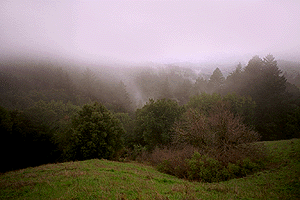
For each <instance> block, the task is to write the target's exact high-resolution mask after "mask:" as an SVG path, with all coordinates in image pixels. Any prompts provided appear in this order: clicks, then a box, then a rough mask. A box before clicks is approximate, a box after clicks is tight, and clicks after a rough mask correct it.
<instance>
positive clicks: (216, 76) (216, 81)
mask: <svg viewBox="0 0 300 200" xmlns="http://www.w3.org/2000/svg"><path fill="white" fill-rule="evenodd" d="M224 81H225V78H224V76H223V74H222V72H221V70H220V69H219V68H216V69H215V71H214V72H213V74H212V75H211V76H210V79H209V81H208V84H207V88H208V91H209V93H214V92H217V93H218V92H220V90H221V87H222V86H223V84H224Z"/></svg>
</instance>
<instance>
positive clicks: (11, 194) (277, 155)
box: [0, 139, 300, 199]
mask: <svg viewBox="0 0 300 200" xmlns="http://www.w3.org/2000/svg"><path fill="white" fill-rule="evenodd" d="M264 143H265V145H266V147H267V149H268V150H269V155H270V156H269V159H268V160H266V162H268V163H269V164H268V169H267V170H265V171H262V172H259V173H256V174H253V175H251V176H247V177H245V178H241V179H232V180H230V181H225V182H220V183H199V182H189V181H186V180H181V179H178V178H176V177H173V176H170V175H166V174H162V173H159V172H158V171H157V170H156V169H154V168H153V167H150V166H147V165H143V164H140V163H132V162H131V163H122V162H112V161H107V160H97V159H94V160H86V161H81V162H67V163H59V164H47V165H42V166H39V167H34V168H27V169H22V170H18V171H13V172H7V173H4V174H1V175H0V198H1V199H300V139H293V140H286V141H274V142H264Z"/></svg>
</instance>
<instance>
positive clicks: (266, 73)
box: [241, 55, 288, 140]
mask: <svg viewBox="0 0 300 200" xmlns="http://www.w3.org/2000/svg"><path fill="white" fill-rule="evenodd" d="M281 74H282V72H281V70H279V69H278V67H277V62H276V60H275V58H274V57H273V56H272V55H267V56H266V57H265V58H264V59H263V60H262V59H260V58H259V57H258V56H254V57H253V58H252V59H251V60H250V61H249V63H248V65H247V66H246V68H245V72H244V74H243V83H242V87H241V93H242V95H245V96H248V95H249V96H251V97H252V99H253V100H254V101H255V102H256V104H257V107H256V109H255V113H256V114H255V115H256V117H255V118H256V122H255V126H256V129H257V131H259V132H260V133H261V134H262V139H263V140H271V139H272V140H273V139H280V138H283V137H284V136H283V134H284V126H285V122H284V120H286V117H287V110H288V109H287V107H288V105H287V103H286V99H287V93H286V78H285V77H284V76H282V75H281Z"/></svg>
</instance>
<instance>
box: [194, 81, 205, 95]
mask: <svg viewBox="0 0 300 200" xmlns="http://www.w3.org/2000/svg"><path fill="white" fill-rule="evenodd" d="M206 92H207V81H206V80H205V79H204V78H202V77H201V78H200V77H198V78H197V79H196V82H195V83H194V85H193V87H192V90H191V94H192V96H194V95H200V94H201V93H206Z"/></svg>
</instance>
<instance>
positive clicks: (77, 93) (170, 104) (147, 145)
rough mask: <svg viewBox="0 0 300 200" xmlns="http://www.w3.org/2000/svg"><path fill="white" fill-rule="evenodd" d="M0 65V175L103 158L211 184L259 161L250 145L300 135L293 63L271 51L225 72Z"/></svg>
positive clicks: (257, 148)
mask: <svg viewBox="0 0 300 200" xmlns="http://www.w3.org/2000/svg"><path fill="white" fill-rule="evenodd" d="M0 65H1V66H0V83H1V87H0V90H1V99H0V106H1V107H0V125H1V127H0V129H1V131H0V132H1V139H0V142H1V145H0V147H1V151H0V152H1V161H2V164H1V172H6V171H11V170H16V169H21V168H26V167H32V166H38V165H42V164H46V163H57V162H66V161H77V160H88V159H102V158H104V159H108V160H115V161H123V162H128V161H139V162H147V163H150V164H151V165H153V166H155V167H157V169H158V170H159V171H161V172H164V173H167V174H171V175H174V176H177V177H180V178H185V179H190V180H199V181H205V182H218V181H224V180H229V179H232V178H236V177H243V176H245V175H247V174H249V173H250V174H251V173H253V172H256V171H259V170H261V169H263V168H264V167H265V166H264V165H263V163H262V160H263V159H264V158H265V156H266V152H265V151H264V148H263V146H262V145H258V144H259V143H257V142H259V141H270V140H286V139H292V138H299V136H300V135H299V134H300V90H299V88H300V64H299V63H296V62H289V61H283V60H279V61H276V60H275V58H274V57H273V56H272V55H267V56H266V57H264V58H260V57H259V56H254V57H253V58H252V59H251V60H249V62H248V63H247V64H246V65H244V66H243V65H242V64H241V63H239V64H238V65H236V66H234V65H231V66H230V67H225V68H224V67H222V65H218V66H219V67H215V68H206V67H205V66H204V65H199V66H196V65H191V66H190V67H189V66H188V64H186V63H185V64H184V66H183V65H181V64H180V63H179V64H169V65H167V64H165V65H162V64H161V65H159V64H157V65H156V64H152V65H149V66H147V65H145V66H133V67H132V66H127V65H126V66H125V65H123V66H122V65H113V64H112V65H111V66H109V65H106V66H105V65H101V64H85V63H81V64H79V63H68V62H58V61H54V60H47V61H45V60H42V59H20V58H17V59H10V60H9V59H7V60H2V61H1V63H0ZM254 143H255V144H256V145H254ZM7 152H9V153H7ZM199 172H201V173H199ZM204 172H205V173H204Z"/></svg>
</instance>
